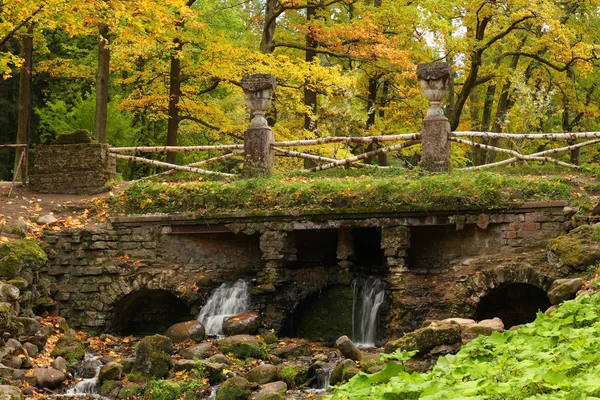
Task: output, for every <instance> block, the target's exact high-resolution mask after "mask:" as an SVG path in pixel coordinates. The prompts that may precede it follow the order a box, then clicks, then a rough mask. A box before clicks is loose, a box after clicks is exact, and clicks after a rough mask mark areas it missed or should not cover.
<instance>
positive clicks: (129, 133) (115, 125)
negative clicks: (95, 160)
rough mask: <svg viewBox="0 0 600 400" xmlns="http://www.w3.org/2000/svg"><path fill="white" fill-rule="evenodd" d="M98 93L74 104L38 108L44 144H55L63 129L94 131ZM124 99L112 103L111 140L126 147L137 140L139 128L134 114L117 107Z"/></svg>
mask: <svg viewBox="0 0 600 400" xmlns="http://www.w3.org/2000/svg"><path fill="white" fill-rule="evenodd" d="M95 101H96V100H95V94H94V93H88V94H86V95H85V96H83V97H78V98H77V99H76V100H75V103H74V104H73V105H72V106H71V105H68V104H67V103H66V102H65V101H63V100H56V101H49V102H47V103H46V104H45V106H44V107H40V108H36V109H35V113H36V115H37V116H38V118H39V125H38V129H37V132H38V134H39V137H40V142H41V143H52V142H53V141H54V139H55V138H56V137H57V136H58V135H59V134H61V133H63V132H71V131H78V130H82V129H86V130H88V131H90V132H92V131H93V130H94V113H95V110H96V103H95ZM119 102H120V99H119V98H118V97H113V98H112V99H111V101H110V102H109V103H108V125H107V128H106V131H107V132H106V136H107V142H108V143H110V144H111V145H113V146H125V145H127V144H131V143H133V142H134V137H135V135H136V134H137V133H138V131H139V128H137V127H135V126H134V125H135V123H134V117H133V115H132V114H131V113H129V112H125V111H121V110H119V109H118V108H117V105H118V104H119Z"/></svg>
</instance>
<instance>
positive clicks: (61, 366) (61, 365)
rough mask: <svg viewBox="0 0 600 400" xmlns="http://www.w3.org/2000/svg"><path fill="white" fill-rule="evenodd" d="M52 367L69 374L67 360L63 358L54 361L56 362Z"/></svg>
mask: <svg viewBox="0 0 600 400" xmlns="http://www.w3.org/2000/svg"><path fill="white" fill-rule="evenodd" d="M50 365H51V366H52V368H54V369H56V370H59V371H61V372H64V373H66V372H67V360H65V359H64V358H62V357H56V358H55V359H54V361H52V364H50Z"/></svg>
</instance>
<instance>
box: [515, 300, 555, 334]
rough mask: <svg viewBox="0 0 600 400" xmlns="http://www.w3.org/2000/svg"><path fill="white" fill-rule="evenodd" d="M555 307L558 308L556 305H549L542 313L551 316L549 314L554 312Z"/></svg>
mask: <svg viewBox="0 0 600 400" xmlns="http://www.w3.org/2000/svg"><path fill="white" fill-rule="evenodd" d="M557 308H558V306H550V307H549V308H548V309H547V310H546V311H545V312H544V314H546V315H547V316H549V317H551V316H552V314H554V311H556V309H557ZM520 326H522V325H520ZM513 328H514V326H513V327H511V328H510V330H511V331H512V330H513Z"/></svg>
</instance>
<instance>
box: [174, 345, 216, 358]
mask: <svg viewBox="0 0 600 400" xmlns="http://www.w3.org/2000/svg"><path fill="white" fill-rule="evenodd" d="M211 349H212V343H200V344H196V345H194V346H191V347H188V348H186V349H183V350H181V351H180V352H179V355H180V356H181V357H183V358H186V359H188V360H194V359H198V360H203V359H205V358H207V356H208V354H209V352H210V350H211Z"/></svg>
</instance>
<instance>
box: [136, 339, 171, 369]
mask: <svg viewBox="0 0 600 400" xmlns="http://www.w3.org/2000/svg"><path fill="white" fill-rule="evenodd" d="M171 345H172V342H171V339H169V338H168V337H166V336H162V335H154V336H147V337H145V338H143V339H142V340H141V341H140V342H139V343H138V346H137V349H136V352H135V363H134V365H133V371H134V372H138V373H141V374H142V375H143V376H145V377H149V378H164V377H166V376H167V374H168V373H169V370H170V369H171V367H172V366H173V360H172V359H171V355H170V352H171Z"/></svg>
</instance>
